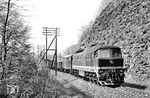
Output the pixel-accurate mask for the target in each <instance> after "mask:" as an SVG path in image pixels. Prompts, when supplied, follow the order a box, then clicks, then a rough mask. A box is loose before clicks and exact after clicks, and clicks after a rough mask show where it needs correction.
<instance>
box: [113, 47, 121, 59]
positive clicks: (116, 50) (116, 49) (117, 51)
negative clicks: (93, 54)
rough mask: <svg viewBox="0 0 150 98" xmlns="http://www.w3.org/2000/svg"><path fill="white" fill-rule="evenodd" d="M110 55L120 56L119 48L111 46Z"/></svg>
mask: <svg viewBox="0 0 150 98" xmlns="http://www.w3.org/2000/svg"><path fill="white" fill-rule="evenodd" d="M111 50H112V51H111V52H112V53H111V54H112V57H121V50H120V49H118V48H112V49H111Z"/></svg>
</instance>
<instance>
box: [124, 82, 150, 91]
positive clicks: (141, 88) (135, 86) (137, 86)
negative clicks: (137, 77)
mask: <svg viewBox="0 0 150 98" xmlns="http://www.w3.org/2000/svg"><path fill="white" fill-rule="evenodd" d="M122 86H123V87H131V88H136V89H140V90H145V89H146V88H147V87H146V86H145V85H139V84H134V83H127V82H125V83H124V84H123V85H122Z"/></svg>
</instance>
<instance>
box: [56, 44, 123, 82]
mask: <svg viewBox="0 0 150 98" xmlns="http://www.w3.org/2000/svg"><path fill="white" fill-rule="evenodd" d="M57 69H58V70H59V71H62V72H66V73H70V74H73V75H75V76H78V77H82V78H83V79H85V80H89V81H92V82H94V83H96V84H99V85H121V84H122V83H124V76H125V74H124V71H125V68H123V58H122V54H121V49H120V48H119V47H117V46H100V45H96V44H95V45H91V46H89V47H87V48H85V49H80V50H78V51H76V53H74V54H71V55H67V56H64V58H63V60H62V62H59V63H58V66H57Z"/></svg>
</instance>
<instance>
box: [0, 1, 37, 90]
mask: <svg viewBox="0 0 150 98" xmlns="http://www.w3.org/2000/svg"><path fill="white" fill-rule="evenodd" d="M6 5H7V6H6ZM0 29H1V31H0V35H1V37H2V38H1V42H2V43H1V44H0V45H1V49H2V50H1V53H0V55H1V62H2V68H3V71H2V79H1V80H3V81H4V82H3V84H4V85H5V84H6V82H5V80H6V78H9V77H10V76H11V75H12V74H17V75H18V76H20V75H21V72H23V70H24V69H27V67H29V66H30V67H32V68H30V69H33V70H34V68H36V64H35V60H34V58H33V57H32V55H31V52H30V48H31V46H30V44H29V43H28V39H29V34H28V32H29V31H30V27H29V26H28V25H26V24H25V21H23V18H22V17H21V14H20V12H19V11H18V7H17V6H16V5H15V4H14V3H13V2H11V0H8V2H6V1H5V0H3V1H0ZM29 73H30V72H29ZM8 75H9V76H8ZM5 87H6V86H5ZM5 87H3V88H4V90H3V91H4V92H3V93H6V88H5Z"/></svg>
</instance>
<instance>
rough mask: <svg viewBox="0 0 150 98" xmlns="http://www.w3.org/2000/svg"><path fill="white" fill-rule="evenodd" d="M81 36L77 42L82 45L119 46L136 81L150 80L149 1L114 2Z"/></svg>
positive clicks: (120, 0) (118, 0)
mask: <svg viewBox="0 0 150 98" xmlns="http://www.w3.org/2000/svg"><path fill="white" fill-rule="evenodd" d="M83 33H85V32H83ZM82 35H83V36H82V37H81V41H80V43H82V44H84V45H85V46H87V45H88V44H90V43H93V42H94V43H101V44H102V45H103V44H109V45H116V46H119V47H120V48H121V49H122V52H123V57H124V59H125V66H129V69H128V73H129V74H131V75H132V77H133V78H134V79H135V80H136V81H146V80H150V1H148V0H113V1H112V2H110V3H108V5H107V6H106V7H105V8H104V9H103V10H102V11H101V12H100V14H99V15H98V16H97V18H96V19H95V21H94V23H93V24H92V26H91V25H90V26H89V27H88V30H87V32H86V34H82Z"/></svg>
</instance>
